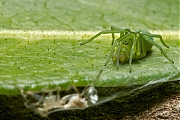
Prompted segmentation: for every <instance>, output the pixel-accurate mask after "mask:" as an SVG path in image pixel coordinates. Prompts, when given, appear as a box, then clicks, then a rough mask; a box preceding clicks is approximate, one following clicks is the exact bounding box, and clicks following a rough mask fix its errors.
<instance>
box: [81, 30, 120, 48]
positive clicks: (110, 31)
mask: <svg viewBox="0 0 180 120" xmlns="http://www.w3.org/2000/svg"><path fill="white" fill-rule="evenodd" d="M121 32H122V30H113V31H112V30H104V31H101V32H99V33H97V34H96V35H94V36H93V37H91V38H90V39H89V40H87V41H85V42H82V43H81V44H80V45H84V44H86V43H88V42H91V41H92V40H94V39H95V38H97V37H98V36H100V35H101V34H109V33H111V34H113V33H121Z"/></svg>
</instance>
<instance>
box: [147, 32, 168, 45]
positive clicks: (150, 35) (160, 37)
mask: <svg viewBox="0 0 180 120" xmlns="http://www.w3.org/2000/svg"><path fill="white" fill-rule="evenodd" d="M144 35H146V36H148V37H155V38H159V39H160V41H161V42H162V44H163V45H164V46H165V47H167V48H169V46H168V45H166V43H165V42H164V40H163V39H162V36H161V35H158V34H144Z"/></svg>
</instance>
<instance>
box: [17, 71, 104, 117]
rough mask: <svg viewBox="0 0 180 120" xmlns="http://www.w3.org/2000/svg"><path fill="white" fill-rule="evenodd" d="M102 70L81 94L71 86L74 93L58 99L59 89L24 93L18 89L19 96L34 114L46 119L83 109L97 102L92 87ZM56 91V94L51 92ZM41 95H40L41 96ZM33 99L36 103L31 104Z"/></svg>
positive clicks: (94, 90) (95, 92)
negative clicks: (65, 111) (57, 113)
mask: <svg viewBox="0 0 180 120" xmlns="http://www.w3.org/2000/svg"><path fill="white" fill-rule="evenodd" d="M101 73H102V70H100V72H99V74H98V76H97V77H96V79H95V80H94V81H93V83H91V84H90V85H87V86H86V87H85V88H84V89H83V91H82V92H81V93H79V91H78V89H77V88H76V87H75V86H72V87H73V88H74V90H75V91H76V93H72V94H67V95H64V96H63V97H60V90H61V89H60V87H57V88H56V89H55V90H49V89H47V88H45V89H43V90H42V91H41V92H31V91H28V92H26V93H24V90H22V89H21V88H19V89H20V92H21V95H22V96H23V98H24V99H25V103H24V104H25V106H26V107H27V108H29V109H32V110H33V111H34V113H36V114H39V115H41V116H42V117H47V116H48V114H50V113H53V112H57V111H63V110H72V109H85V108H87V107H90V106H92V105H94V104H96V103H97V102H98V95H97V94H98V91H97V90H96V88H95V87H94V83H95V82H96V81H97V80H98V79H99V76H100V74H101ZM55 91H57V94H53V92H55ZM41 93H42V94H41ZM29 97H30V98H31V99H32V98H33V99H35V100H36V101H37V102H31V99H29Z"/></svg>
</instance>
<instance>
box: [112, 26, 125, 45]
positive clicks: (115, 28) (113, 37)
mask: <svg viewBox="0 0 180 120" xmlns="http://www.w3.org/2000/svg"><path fill="white" fill-rule="evenodd" d="M114 30H121V31H123V29H122V28H118V27H115V26H111V31H114ZM120 35H121V33H120ZM114 39H115V36H114V33H112V43H111V45H113V44H114Z"/></svg>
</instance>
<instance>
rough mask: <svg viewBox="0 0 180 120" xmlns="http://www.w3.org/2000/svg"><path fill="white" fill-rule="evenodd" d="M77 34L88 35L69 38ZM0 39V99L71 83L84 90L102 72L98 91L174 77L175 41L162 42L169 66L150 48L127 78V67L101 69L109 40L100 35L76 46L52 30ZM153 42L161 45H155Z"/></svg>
mask: <svg viewBox="0 0 180 120" xmlns="http://www.w3.org/2000/svg"><path fill="white" fill-rule="evenodd" d="M40 33H41V34H40ZM53 33H55V34H53ZM69 33H70V32H69ZM8 34H9V35H8ZM13 34H15V35H16V36H15V37H14V36H13ZM36 34H39V36H38V35H36ZM76 34H77V35H78V36H80V35H81V36H82V37H83V36H87V34H86V35H85V34H83V33H74V36H76ZM70 35H71V34H70ZM1 36H2V37H3V36H4V38H1V39H0V48H1V49H0V59H1V67H0V74H1V76H0V80H1V81H0V82H1V85H0V92H1V93H0V94H18V93H19V91H18V89H17V87H21V88H23V89H31V90H36V91H38V90H41V89H42V88H43V87H45V86H50V87H52V88H54V87H56V86H60V87H62V89H66V88H67V87H68V86H70V85H71V84H75V85H76V86H86V85H87V84H88V83H91V82H92V81H93V80H94V79H95V77H96V76H97V74H98V73H99V71H100V70H101V69H103V73H102V75H101V76H100V78H99V80H98V81H97V84H96V86H97V87H124V86H126V87H128V86H132V85H137V86H141V85H146V84H147V83H149V84H154V83H157V82H164V81H168V80H169V79H171V78H173V80H175V79H176V78H178V77H179V76H178V74H179V66H178V64H179V58H178V55H179V51H178V47H179V45H178V40H177V39H172V40H171V39H167V40H166V41H165V42H166V43H167V44H168V45H169V46H170V48H169V49H167V48H165V47H164V50H165V52H166V53H167V54H168V56H169V57H170V58H172V59H173V60H174V62H175V63H174V64H172V63H170V62H169V61H168V60H167V59H166V58H165V57H164V56H163V55H162V54H161V52H160V50H159V49H157V48H156V47H153V48H152V52H150V53H149V54H148V55H147V56H146V57H144V58H143V59H140V60H136V61H133V63H132V69H133V71H132V73H129V64H128V63H125V64H120V68H119V70H117V68H116V67H115V65H114V64H113V63H112V61H111V62H110V63H109V64H108V65H107V66H104V62H105V61H106V59H107V56H108V55H109V52H110V49H111V46H110V44H111V41H110V40H109V39H107V38H109V37H110V36H104V37H103V36H102V38H103V39H99V40H98V39H97V40H94V41H93V42H90V43H88V44H86V45H83V46H80V42H82V40H78V39H71V38H73V37H71V36H69V35H68V34H67V35H64V36H68V37H69V39H67V38H68V37H67V38H66V39H62V38H60V37H63V36H62V34H61V33H59V32H57V31H56V32H55V31H54V32H52V31H51V32H48V31H44V32H43V33H42V32H40V31H35V32H34V33H32V32H31V31H26V32H23V31H11V32H10V31H9V32H8V31H4V33H3V32H2V34H1ZM7 36H9V38H8V37H7ZM10 36H11V37H10ZM72 36H73V35H72ZM90 36H92V34H91V35H90ZM38 37H39V38H38ZM25 38H26V39H25ZM40 38H42V39H40ZM172 41H173V42H172ZM157 43H158V44H161V43H160V41H159V40H157Z"/></svg>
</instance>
